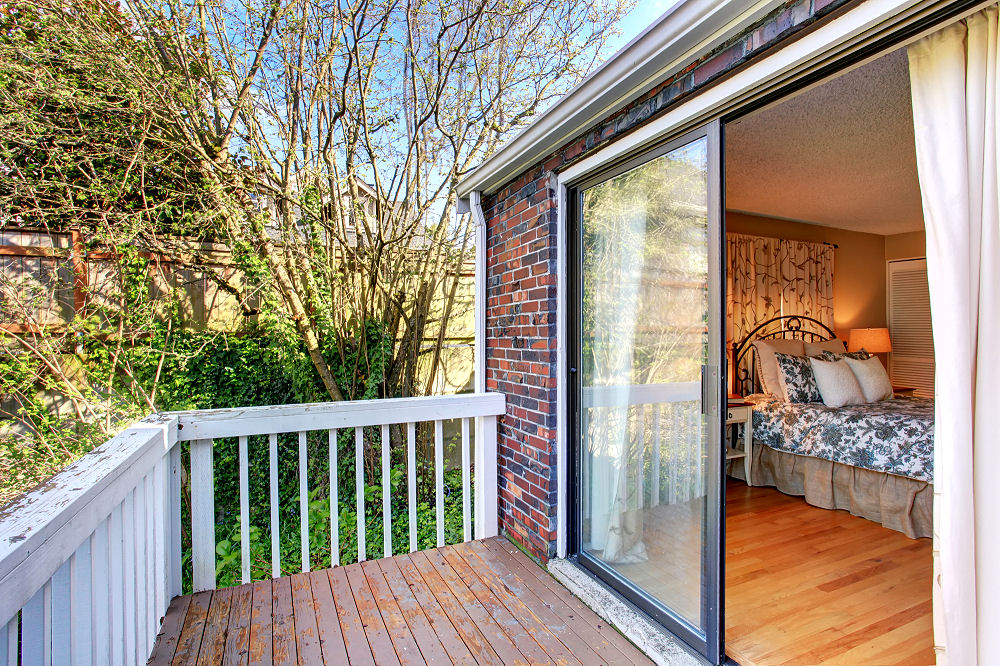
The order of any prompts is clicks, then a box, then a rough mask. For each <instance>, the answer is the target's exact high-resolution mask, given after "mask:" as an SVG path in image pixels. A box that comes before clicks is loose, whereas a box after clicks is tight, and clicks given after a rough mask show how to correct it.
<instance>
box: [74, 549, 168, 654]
mask: <svg viewBox="0 0 1000 666" xmlns="http://www.w3.org/2000/svg"><path fill="white" fill-rule="evenodd" d="M93 542H94V537H93V535H91V537H90V538H89V539H86V540H84V542H83V543H82V544H80V547H79V548H77V549H76V552H75V553H74V554H73V557H71V558H70V561H69V593H70V609H71V611H70V612H71V614H72V617H73V627H72V635H71V637H70V651H71V653H72V654H73V664H74V666H88V665H89V664H92V663H93V662H92V660H91V658H92V656H93V635H94V634H93V632H94V631H95V629H94V617H93V615H92V611H93V606H92V603H93V602H92V601H91V595H92V594H93V587H92V585H91V577H90V572H91V567H92V566H93V565H92V562H91V560H92V556H93V550H92V546H93ZM154 580H155V579H154ZM151 582H153V581H151Z"/></svg>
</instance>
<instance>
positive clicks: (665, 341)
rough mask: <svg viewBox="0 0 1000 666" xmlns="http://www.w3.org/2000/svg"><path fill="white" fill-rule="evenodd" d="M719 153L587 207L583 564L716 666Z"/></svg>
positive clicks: (670, 164) (631, 171) (632, 179)
mask: <svg viewBox="0 0 1000 666" xmlns="http://www.w3.org/2000/svg"><path fill="white" fill-rule="evenodd" d="M715 137H717V135H713V134H712V133H711V132H709V131H707V130H703V131H701V132H700V133H695V134H694V135H693V136H692V135H689V136H687V137H684V138H683V139H681V140H680V141H676V142H673V143H672V144H670V145H668V146H666V147H664V148H662V149H660V150H658V151H655V152H654V153H651V154H649V155H647V156H644V157H643V158H640V159H639V160H636V161H634V162H633V163H630V164H627V165H624V166H623V167H622V168H621V169H619V170H617V172H613V173H612V174H610V175H606V176H605V177H604V179H603V180H601V181H599V182H596V183H592V184H584V185H583V186H581V187H580V188H578V189H577V190H576V191H575V197H574V200H575V203H576V206H577V211H576V216H577V221H578V225H579V228H578V234H579V235H578V236H577V243H578V248H577V252H578V254H577V262H578V266H579V268H578V281H577V288H578V289H579V291H580V293H579V295H578V303H579V307H580V311H579V312H578V316H577V320H576V326H577V327H578V331H579V348H578V350H577V353H578V364H579V365H578V369H579V372H578V382H579V383H578V387H577V401H578V402H577V409H576V410H575V411H576V413H577V416H578V419H579V421H578V423H577V428H578V431H577V432H578V434H579V437H578V447H579V448H578V455H577V459H578V488H577V495H576V497H577V505H578V511H577V514H578V515H577V534H578V543H577V546H578V556H579V559H580V561H581V562H582V563H584V564H585V565H586V566H588V567H589V568H591V569H593V570H594V571H595V572H596V573H597V574H598V575H599V576H601V577H602V578H604V579H606V580H607V581H608V582H609V583H611V584H612V585H613V586H615V587H617V588H618V589H619V590H620V591H622V592H623V593H624V594H625V595H626V596H627V597H628V598H630V599H631V600H632V601H634V602H636V603H637V604H638V605H640V607H642V608H644V609H645V610H646V611H647V612H649V613H650V614H652V615H653V616H654V617H656V618H657V619H659V620H660V621H661V622H663V623H664V624H665V625H666V626H667V627H668V628H669V629H671V630H672V631H674V633H676V634H678V636H680V637H681V638H683V639H684V640H685V641H687V642H688V643H689V644H690V645H692V647H694V648H695V649H696V650H698V651H699V652H702V653H703V654H704V655H705V656H707V657H709V658H710V659H712V660H713V661H717V660H718V654H717V652H718V629H719V614H718V613H719V598H718V597H719V586H718V582H719V571H720V561H719V558H720V556H721V554H720V552H719V550H720V543H721V527H722V524H721V521H720V520H719V516H720V507H721V504H720V493H721V469H722V468H721V463H720V458H719V452H720V451H721V447H722V443H721V439H720V436H721V428H720V418H719V411H718V405H719V402H720V400H721V397H722V396H721V384H720V382H719V376H720V373H719V359H720V357H721V349H722V342H721V336H720V316H719V313H721V294H720V289H719V282H720V279H719V278H720V275H719V270H718V268H719V266H720V257H719V252H720V244H719V228H718V227H719V221H718V215H717V211H716V210H715V207H716V205H717V201H718V200H717V198H716V196H715V194H716V192H717V190H716V189H715V187H716V185H715V183H713V182H712V179H713V176H714V175H715V174H716V173H717V172H716V165H717V162H715V163H714V164H713V160H715V159H716V156H717V153H718V147H717V141H716V139H715ZM713 644H714V647H713Z"/></svg>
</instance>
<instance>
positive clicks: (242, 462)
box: [237, 435, 250, 585]
mask: <svg viewBox="0 0 1000 666" xmlns="http://www.w3.org/2000/svg"><path fill="white" fill-rule="evenodd" d="M237 466H238V467H239V469H240V580H241V581H243V584H244V585H246V584H247V583H249V582H250V445H249V441H248V438H247V436H246V435H244V436H242V437H240V438H239V461H238V463H237Z"/></svg>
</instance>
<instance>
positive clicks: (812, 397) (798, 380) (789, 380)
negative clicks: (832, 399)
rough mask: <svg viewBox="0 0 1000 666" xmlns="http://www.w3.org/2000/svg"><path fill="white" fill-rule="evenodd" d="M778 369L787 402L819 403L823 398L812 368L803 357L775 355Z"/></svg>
mask: <svg viewBox="0 0 1000 666" xmlns="http://www.w3.org/2000/svg"><path fill="white" fill-rule="evenodd" d="M774 358H775V360H776V361H777V363H778V369H779V370H781V388H782V390H783V391H784V392H785V396H786V401H787V402H820V401H821V400H823V396H821V395H820V393H819V388H817V386H816V378H815V377H814V376H813V371H812V366H811V365H810V364H809V359H808V358H806V357H805V356H791V355H790V354H775V355H774Z"/></svg>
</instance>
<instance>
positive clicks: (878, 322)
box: [726, 212, 923, 340]
mask: <svg viewBox="0 0 1000 666" xmlns="http://www.w3.org/2000/svg"><path fill="white" fill-rule="evenodd" d="M726 231H735V232H737V233H744V234H756V235H758V236H773V237H775V238H785V239H788V240H801V241H814V242H823V241H825V242H828V243H834V244H836V245H837V246H838V247H837V250H836V251H835V252H834V260H833V313H834V314H833V316H834V323H833V328H834V330H835V331H836V333H837V335H838V336H839V337H841V338H843V339H844V340H846V339H847V333H848V331H849V330H850V329H852V328H865V327H884V326H886V300H885V299H886V295H885V261H886V258H887V256H888V255H887V244H886V238H887V237H885V236H880V235H878V234H865V233H860V232H857V231H845V230H843V229H835V228H833V227H823V226H819V225H817V224H806V223H804V222H790V221H787V220H778V219H774V218H770V217H758V216H756V215H746V214H744V213H734V212H727V213H726ZM918 233H920V234H921V246H922V233H923V232H918ZM911 235H912V234H898V235H897V236H891V237H889V238H900V237H903V236H911ZM910 242H911V243H912V241H910ZM902 243H903V241H900V246H901V247H903V249H906V247H908V246H903V245H902ZM894 251H895V245H894ZM909 256H915V255H909Z"/></svg>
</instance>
